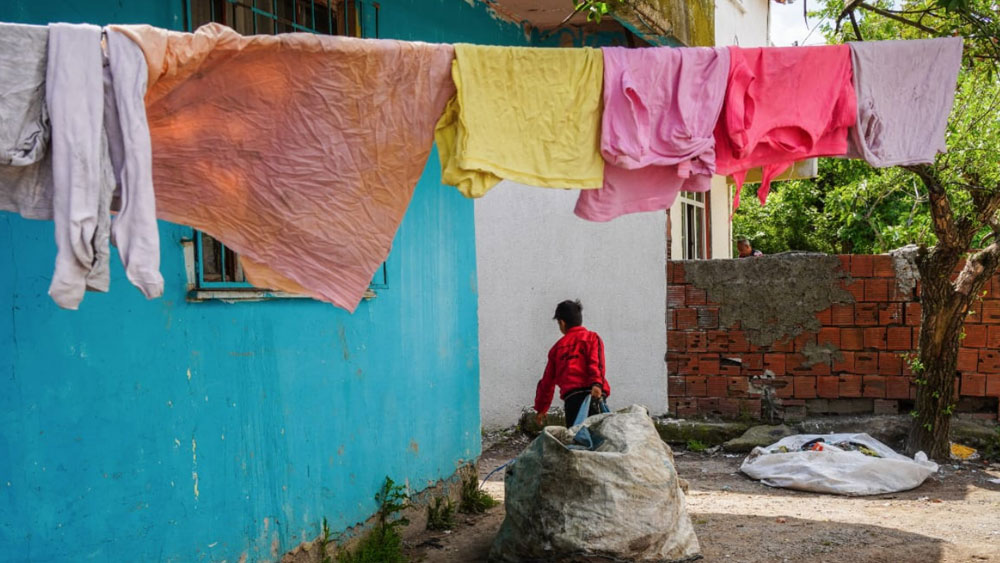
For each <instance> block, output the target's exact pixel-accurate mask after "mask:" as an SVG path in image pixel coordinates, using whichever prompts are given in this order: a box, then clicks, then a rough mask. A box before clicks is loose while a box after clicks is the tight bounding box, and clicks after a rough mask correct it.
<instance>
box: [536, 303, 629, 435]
mask: <svg viewBox="0 0 1000 563" xmlns="http://www.w3.org/2000/svg"><path fill="white" fill-rule="evenodd" d="M552 318H553V319H555V320H556V321H558V322H559V332H562V333H563V335H564V336H563V337H562V338H560V339H559V341H558V342H556V343H555V345H554V346H552V349H551V350H549V362H548V364H547V365H546V366H545V374H544V375H543V376H542V379H541V380H539V382H538V387H537V388H536V390H535V411H536V412H537V413H538V414H537V415H535V421H536V422H538V424H539V425H541V424H542V423H543V422H544V421H545V413H547V412H548V410H549V406H550V405H551V404H552V393H553V391H554V390H555V386H556V385H558V386H559V396H560V398H562V400H563V402H564V405H565V411H566V426H567V427H569V426H572V425H573V422H574V421H576V416H577V414H578V413H579V412H580V406H581V405H582V404H583V400H584V399H585V398H586V397H587V396H588V395H589V396H590V398H591V399H590V411H589V412H588V414H587V416H592V415H595V414H597V413H598V412H600V411H599V410H598V403H599V402H600V400H601V399H602V398H603V397H607V396H608V395H610V394H611V386H610V385H608V380H607V378H606V377H605V375H604V342H601V337H600V336H598V335H597V333H596V332H590V331H589V330H587V329H586V328H584V327H583V326H582V325H583V305H581V304H580V301H563V302H562V303H560V304H559V305H557V306H556V315H555V316H554V317H552Z"/></svg>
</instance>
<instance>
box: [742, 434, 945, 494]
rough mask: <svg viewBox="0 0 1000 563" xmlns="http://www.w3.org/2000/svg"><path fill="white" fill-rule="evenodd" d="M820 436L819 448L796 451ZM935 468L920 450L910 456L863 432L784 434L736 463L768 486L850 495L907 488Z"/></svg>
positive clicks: (934, 464) (922, 480)
mask: <svg viewBox="0 0 1000 563" xmlns="http://www.w3.org/2000/svg"><path fill="white" fill-rule="evenodd" d="M820 438H822V440H823V441H822V443H821V447H822V450H821V451H813V450H808V451H801V448H802V446H803V445H805V444H808V443H809V442H813V441H815V440H817V439H820ZM838 444H846V445H845V446H838ZM858 446H861V447H863V448H865V449H867V450H868V453H863V450H862V449H861V448H859V447H858ZM937 469H938V466H937V464H936V463H934V462H933V461H928V459H927V456H926V455H924V453H923V452H918V453H917V455H916V456H915V457H914V459H910V458H908V457H906V456H904V455H900V454H898V453H896V452H895V451H893V450H892V448H890V447H889V446H886V445H885V444H883V443H882V442H879V441H878V440H876V439H875V438H872V437H871V436H869V435H868V434H798V435H795V436H789V437H787V438H783V439H781V440H780V441H778V442H775V443H774V444H771V445H770V446H768V447H766V448H754V449H753V451H752V452H750V455H749V456H747V458H746V459H745V460H743V465H742V466H740V470H741V471H743V473H746V474H747V475H749V476H750V477H752V478H754V479H760V481H761V482H762V483H764V484H765V485H769V486H772V487H783V488H786V489H798V490H800V491H814V492H818V493H834V494H838V495H851V496H857V495H878V494H883V493H893V492H897V491H907V490H909V489H913V488H915V487H918V486H920V484H921V483H923V482H924V480H925V479H927V478H928V477H930V476H931V475H932V474H934V473H935V472H936V471H937Z"/></svg>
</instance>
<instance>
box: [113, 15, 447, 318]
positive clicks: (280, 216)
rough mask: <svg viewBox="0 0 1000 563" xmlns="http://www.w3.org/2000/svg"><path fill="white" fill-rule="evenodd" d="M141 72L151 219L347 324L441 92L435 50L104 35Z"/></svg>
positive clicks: (443, 85) (139, 29) (405, 193)
mask: <svg viewBox="0 0 1000 563" xmlns="http://www.w3.org/2000/svg"><path fill="white" fill-rule="evenodd" d="M114 29H116V30H118V31H120V32H122V33H124V34H126V35H127V36H128V37H130V38H131V39H132V40H133V41H135V42H136V43H137V44H138V45H139V46H140V47H141V48H142V50H143V53H144V54H145V56H146V61H147V63H148V66H149V89H148V91H147V95H146V111H147V117H148V120H149V129H150V134H151V136H152V143H153V181H154V185H155V189H156V209H157V215H158V216H159V217H160V218H161V219H166V220H168V221H173V222H176V223H182V224H185V225H191V226H192V227H194V228H196V229H199V230H201V231H204V232H206V233H208V234H210V235H212V236H213V237H215V238H216V239H218V240H220V241H222V242H223V243H224V244H225V245H226V246H228V247H230V248H232V249H233V250H235V251H237V252H239V253H240V255H241V256H242V257H244V258H245V260H244V266H245V267H246V271H247V274H248V276H249V279H250V281H251V282H254V283H255V285H260V286H262V287H268V288H270V289H275V290H282V291H293V292H305V293H307V294H308V295H311V296H313V297H315V298H317V299H320V300H323V301H328V302H331V303H333V304H334V305H337V306H338V307H342V308H344V309H347V310H349V311H354V309H355V308H356V307H357V305H358V303H359V302H360V301H361V298H362V296H363V295H364V292H365V290H366V289H367V287H368V284H369V282H370V281H371V278H372V276H373V275H374V273H375V271H376V270H377V269H378V267H379V266H380V264H381V263H382V262H383V261H384V260H385V258H386V257H387V256H388V254H389V250H390V247H391V245H392V239H393V237H394V236H395V234H396V230H397V228H398V227H399V224H400V222H401V221H402V219H403V214H404V212H405V211H406V208H407V206H408V205H409V202H410V198H411V196H412V195H413V189H414V187H415V185H416V182H417V180H418V179H419V178H420V175H421V173H422V172H423V169H424V164H425V161H426V160H427V157H428V156H429V154H430V151H431V145H432V142H433V140H434V125H435V123H436V122H437V120H438V117H440V115H441V113H442V111H443V110H444V106H445V104H446V103H447V101H448V99H449V98H450V97H451V96H452V94H454V85H453V83H452V80H451V74H450V71H451V61H452V59H453V57H454V51H453V48H452V47H451V46H450V45H432V44H427V43H414V42H401V41H385V40H364V39H353V38H347V37H331V36H320V35H312V34H305V33H293V34H285V35H277V36H252V37H243V36H240V35H239V34H237V33H236V32H235V31H233V30H231V29H229V28H227V27H224V26H221V25H218V24H209V25H206V26H204V27H202V28H200V29H198V31H196V32H195V33H193V34H192V33H178V32H171V31H165V30H162V29H157V28H154V27H150V26H145V25H137V26H115V28H114Z"/></svg>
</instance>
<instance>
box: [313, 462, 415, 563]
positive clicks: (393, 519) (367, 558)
mask: <svg viewBox="0 0 1000 563" xmlns="http://www.w3.org/2000/svg"><path fill="white" fill-rule="evenodd" d="M375 502H377V503H378V505H379V509H378V513H377V514H376V523H375V528H374V529H372V531H371V532H370V533H369V534H368V535H367V536H365V538H364V539H363V540H361V543H359V544H358V546H357V547H356V548H355V549H354V550H352V551H345V552H342V553H341V554H340V555H339V556H338V557H337V562H338V563H406V557H404V556H403V538H402V536H400V533H399V528H401V527H403V526H406V525H407V524H409V523H410V521H409V520H407V519H406V518H403V517H402V516H400V514H399V513H400V512H402V511H403V510H406V509H407V508H409V506H410V504H409V498H408V496H407V494H406V489H405V488H404V487H402V486H400V485H397V484H396V483H395V482H393V480H392V479H390V478H389V477H386V478H385V482H384V483H383V484H382V488H381V489H379V491H378V493H376V494H375ZM324 524H325V522H324ZM325 561H326V559H324V563H325Z"/></svg>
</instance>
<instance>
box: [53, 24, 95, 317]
mask: <svg viewBox="0 0 1000 563" xmlns="http://www.w3.org/2000/svg"><path fill="white" fill-rule="evenodd" d="M102 61H103V56H102V54H101V28H99V27H96V26H93V25H76V24H61V23H57V24H52V25H50V26H49V46H48V63H47V68H46V76H45V103H46V105H47V107H48V111H49V116H50V118H51V120H52V147H51V150H52V219H53V221H54V222H55V238H56V246H57V247H58V252H57V253H56V265H55V272H54V273H53V274H52V283H51V284H50V285H49V295H50V296H51V297H52V300H53V301H55V302H56V304H57V305H59V306H60V307H63V308H65V309H76V308H77V307H79V305H80V301H82V300H83V294H84V292H85V291H86V290H87V289H88V288H90V289H93V290H97V291H107V289H108V285H109V275H108V267H107V261H108V254H109V253H108V249H107V239H108V236H109V230H110V218H109V217H107V215H108V213H107V212H106V211H102V210H101V207H102V205H107V207H108V209H109V210H110V203H111V197H110V193H109V190H110V189H111V188H110V186H111V182H110V181H109V180H110V166H108V165H105V162H108V158H107V149H106V147H107V144H106V143H107V141H106V138H104V126H103V122H104V82H103V70H102Z"/></svg>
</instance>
